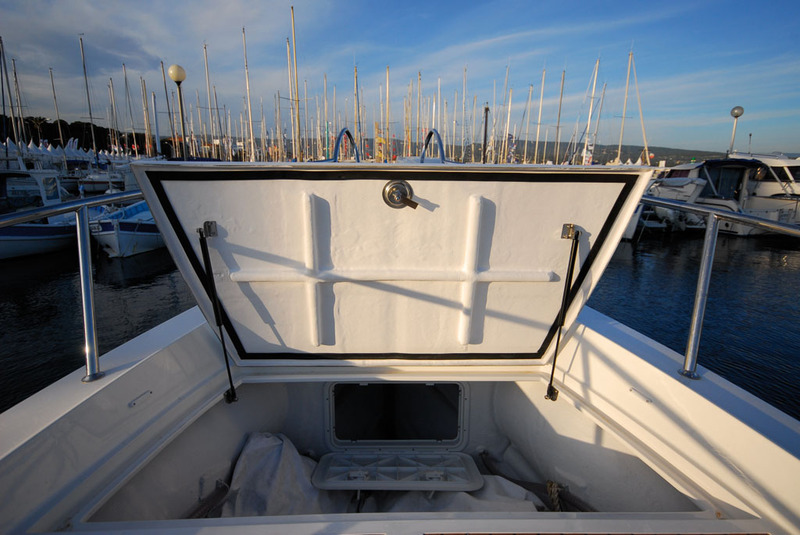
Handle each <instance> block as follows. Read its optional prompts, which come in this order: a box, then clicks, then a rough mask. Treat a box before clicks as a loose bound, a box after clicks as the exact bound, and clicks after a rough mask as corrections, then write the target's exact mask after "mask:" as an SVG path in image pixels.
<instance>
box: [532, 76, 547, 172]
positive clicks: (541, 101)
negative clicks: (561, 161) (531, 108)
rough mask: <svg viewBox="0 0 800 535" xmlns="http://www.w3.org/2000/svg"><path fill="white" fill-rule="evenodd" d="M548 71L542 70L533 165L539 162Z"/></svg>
mask: <svg viewBox="0 0 800 535" xmlns="http://www.w3.org/2000/svg"><path fill="white" fill-rule="evenodd" d="M546 72H547V71H546V69H542V88H541V90H540V91H539V118H538V119H537V120H536V148H535V149H534V151H533V163H536V162H538V161H539V132H540V131H541V128H542V105H543V104H544V76H545V73H546Z"/></svg>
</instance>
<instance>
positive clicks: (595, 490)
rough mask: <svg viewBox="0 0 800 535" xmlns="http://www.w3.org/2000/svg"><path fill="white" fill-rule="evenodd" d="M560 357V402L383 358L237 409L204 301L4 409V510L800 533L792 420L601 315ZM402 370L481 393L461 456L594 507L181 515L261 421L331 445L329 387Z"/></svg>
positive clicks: (271, 522)
mask: <svg viewBox="0 0 800 535" xmlns="http://www.w3.org/2000/svg"><path fill="white" fill-rule="evenodd" d="M564 356H568V357H569V358H564V359H563V360H561V361H560V362H559V364H558V368H557V370H556V376H557V377H558V378H559V384H560V388H561V392H562V396H561V397H560V398H559V400H558V402H556V403H553V402H550V401H547V400H545V399H544V397H543V394H544V389H545V387H546V383H547V376H548V370H547V369H546V368H540V367H534V369H531V368H530V367H527V366H522V367H520V366H508V367H496V366H484V365H476V366H472V367H463V366H452V365H447V364H444V365H442V364H439V365H431V364H432V363H428V364H427V365H426V366H425V367H424V368H422V369H420V368H419V367H418V366H417V365H416V364H413V363H405V364H403V363H400V362H388V363H387V362H386V361H372V362H362V363H355V362H352V363H343V365H341V366H337V367H328V366H322V367H320V366H317V365H315V364H313V363H306V364H305V365H298V364H297V363H292V364H290V363H275V364H274V365H272V366H268V367H263V366H261V367H255V368H253V367H248V366H239V365H235V366H234V368H233V370H232V371H233V374H234V378H235V381H236V384H237V386H238V388H239V397H240V401H239V402H237V403H235V404H230V405H229V404H226V403H224V402H223V401H221V394H222V392H223V391H224V390H225V389H226V387H227V380H226V374H225V367H224V365H223V363H222V360H221V358H220V354H219V342H218V340H217V339H216V337H215V335H214V334H213V332H212V330H211V328H210V327H209V326H208V324H207V323H206V322H205V321H204V320H203V318H202V315H201V314H200V313H199V311H198V310H197V309H193V310H191V311H188V312H186V313H184V314H182V315H181V316H179V317H177V318H175V319H174V320H171V321H169V322H167V323H165V324H164V325H162V326H160V327H158V328H156V329H154V331H152V332H150V333H147V335H146V336H142V337H139V338H137V339H135V340H134V341H132V342H130V343H128V344H126V345H124V346H122V347H120V348H118V349H116V350H114V351H112V352H111V353H109V354H108V355H106V356H105V357H104V358H103V362H104V366H106V367H107V370H108V376H107V377H105V378H104V379H103V380H102V381H98V382H94V383H89V384H82V383H81V382H80V378H81V375H82V373H83V372H82V371H78V372H75V373H74V374H72V375H71V376H69V377H66V378H64V379H63V380H61V381H60V382H59V383H56V385H54V386H53V387H51V388H50V389H49V392H46V393H43V394H40V395H37V396H34V397H33V398H31V399H29V400H26V401H25V402H23V403H22V404H20V405H18V406H17V407H14V408H12V409H10V410H9V411H7V412H6V413H4V414H3V415H2V416H1V417H0V437H2V439H0V476H2V477H0V481H2V486H3V488H4V489H5V490H9V492H7V493H6V494H5V495H6V499H5V500H3V501H2V502H0V515H1V516H2V518H3V519H4V521H5V522H6V525H5V526H6V528H8V532H10V533H22V532H27V531H28V530H31V531H39V530H46V531H50V530H58V529H63V528H64V527H66V526H67V524H68V525H69V529H70V531H72V532H80V533H83V532H89V531H92V532H97V531H98V530H99V531H101V532H102V531H105V532H110V531H126V532H131V533H149V532H163V531H164V530H171V529H180V530H182V531H184V532H187V533H200V532H209V531H210V532H226V533H250V532H252V531H253V530H254V529H256V530H258V532H259V533H315V532H318V531H319V530H320V529H321V528H322V526H325V529H326V531H327V532H341V531H349V530H355V531H359V532H376V531H380V532H383V533H409V532H420V531H427V532H431V531H433V532H443V531H451V532H475V531H481V530H484V529H485V530H486V531H487V532H488V531H492V532H499V531H503V532H526V531H530V526H531V523H535V524H536V526H537V527H536V529H537V531H539V532H548V531H552V532H557V533H586V532H588V531H591V530H600V531H602V532H605V533H616V532H625V533H656V532H659V533H662V532H663V533H667V532H668V533H712V532H713V533H762V532H771V533H793V532H794V528H795V527H797V526H798V525H800V516H799V515H800V511H798V509H800V507H798V505H797V503H796V500H795V499H794V497H795V496H796V495H797V494H796V492H797V490H798V488H797V486H798V481H800V466H798V461H797V456H798V455H800V451H798V449H800V442H798V441H797V440H796V438H797V436H798V433H800V429H798V427H799V425H800V424H798V422H797V421H795V420H793V419H791V418H789V417H788V416H786V415H784V414H782V413H780V412H779V411H777V410H776V409H774V408H772V407H770V406H768V405H767V404H765V403H763V402H761V401H760V400H758V399H756V398H754V397H753V396H751V395H750V394H747V393H745V392H744V391H742V390H740V389H738V388H736V387H733V386H732V385H730V384H729V383H727V382H726V381H724V380H722V379H721V378H719V377H717V376H715V375H714V374H712V373H711V372H708V371H706V370H703V369H702V368H701V369H699V372H700V373H701V375H702V376H703V379H702V380H700V381H689V380H686V379H682V378H680V376H678V375H677V374H676V373H675V370H676V369H677V368H678V367H679V366H680V356H679V355H677V354H676V353H674V352H673V351H671V350H669V349H667V348H665V347H663V346H660V345H659V344H656V343H654V342H652V341H651V340H648V339H646V338H643V337H641V336H640V335H638V334H636V333H634V332H632V331H630V330H628V329H626V328H625V327H623V326H620V325H619V324H618V323H616V322H614V321H612V320H610V319H609V318H606V317H604V316H602V315H600V314H598V313H596V312H594V311H591V310H588V309H587V310H585V312H584V313H583V314H582V315H581V317H580V319H579V322H578V323H576V325H575V327H574V329H573V331H572V332H571V333H570V336H569V337H568V339H567V340H566V343H565V346H564ZM409 373H412V374H413V377H414V380H416V381H420V382H427V381H438V382H442V381H459V382H462V383H465V384H466V385H468V388H469V392H470V398H471V399H472V400H473V401H472V403H471V405H470V412H469V421H468V423H467V425H468V426H469V427H470V429H471V432H470V439H469V443H468V444H467V445H466V446H465V450H466V451H478V450H481V449H484V450H489V451H491V452H493V455H497V456H499V457H498V461H500V462H501V464H502V465H503V466H505V467H506V468H507V469H508V470H514V471H515V474H516V477H518V478H520V479H532V478H535V477H537V474H541V475H542V477H546V478H553V479H557V480H560V481H562V482H568V483H569V485H570V489H571V492H573V493H575V494H576V495H580V496H582V497H583V499H586V500H589V501H590V502H593V504H594V506H595V507H596V508H597V509H598V511H599V512H597V513H582V514H576V513H554V512H541V511H537V512H529V513H520V512H516V513H508V512H505V513H502V514H499V515H498V514H497V513H486V512H483V513H477V512H466V511H462V512H450V513H448V514H447V517H446V518H443V517H442V515H441V513H422V512H414V511H407V512H403V513H382V514H376V513H370V514H333V515H330V514H328V515H324V516H321V515H306V516H286V515H271V516H250V517H245V518H205V519H203V520H202V521H200V520H189V519H186V518H185V516H186V515H187V514H188V513H189V512H190V511H192V510H193V509H195V508H196V507H197V506H198V504H199V503H200V500H201V499H202V498H205V497H207V496H208V495H209V494H211V493H212V492H213V490H214V488H215V483H214V482H215V481H217V480H225V479H226V478H227V477H228V476H227V474H228V473H229V471H230V470H231V466H232V465H233V463H234V462H235V460H236V457H237V455H238V451H239V449H240V448H241V443H242V437H244V436H246V435H247V434H248V433H253V432H256V431H262V430H265V429H267V430H271V431H273V432H282V433H285V434H286V435H287V436H292V437H293V438H294V440H295V442H296V443H297V445H298V449H301V450H303V451H308V450H309V449H314V448H321V447H324V446H323V444H324V443H325V437H324V434H325V426H324V421H323V420H324V417H325V416H324V412H320V411H319V410H318V409H313V408H312V407H314V406H317V407H320V404H319V398H320V397H324V391H325V385H326V384H328V383H330V382H331V381H356V382H364V383H367V382H374V381H386V380H400V381H403V380H406V381H407V380H408V379H409V378H410V377H411V376H409V375H408V374H409ZM634 377H635V379H634ZM318 396H319V397H318ZM687 400H691V403H690V404H686V401H687ZM34 409H35V410H36V413H37V418H36V419H31V418H30V417H29V414H30V413H31V411H32V410H34ZM687 422H691V425H687ZM12 430H13V432H12ZM732 436H735V437H736V440H730V437H732ZM54 440H56V441H57V442H54ZM509 443H510V444H512V445H513V446H512V447H511V448H510V449H508V444H509ZM56 444H57V445H56ZM503 444H505V445H506V446H505V447H504V446H503ZM187 448H190V449H191V452H192V453H191V455H188V454H187V451H188V450H187ZM504 448H505V454H503V453H502V452H503V450H504ZM498 452H499V453H498ZM754 452H758V455H754ZM522 458H527V459H528V462H531V461H532V462H533V464H530V465H529V464H526V463H523V464H519V463H520V459H522ZM524 466H527V468H523V467H524ZM10 489H14V492H10ZM5 490H4V491H5ZM32 496H35V497H36V499H35V500H33V499H30V498H29V497H32ZM765 518H771V519H773V520H765ZM526 526H527V527H526Z"/></svg>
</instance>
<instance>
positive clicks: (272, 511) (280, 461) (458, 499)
mask: <svg viewBox="0 0 800 535" xmlns="http://www.w3.org/2000/svg"><path fill="white" fill-rule="evenodd" d="M316 464H317V463H316V462H315V461H314V460H313V459H310V458H308V457H305V456H302V455H300V453H298V451H297V449H296V448H295V447H294V445H293V444H292V442H291V441H290V440H289V439H288V438H286V437H285V436H284V435H282V434H276V435H273V434H270V433H258V434H253V435H251V436H250V438H249V439H248V441H247V443H246V444H245V446H244V449H243V450H242V453H241V455H240V456H239V460H238V461H237V463H236V468H235V469H234V472H233V478H232V480H231V488H230V492H229V493H228V496H227V498H226V499H225V502H224V503H223V506H222V513H221V515H222V516H223V517H235V516H263V515H303V514H325V513H353V512H355V511H356V506H357V504H356V493H355V492H354V491H324V490H319V489H317V488H316V487H314V485H312V483H311V476H312V474H313V473H314V468H315V467H316ZM483 478H484V486H483V488H481V489H480V490H477V491H474V492H434V493H429V492H422V491H410V492H390V491H380V492H372V493H362V495H363V496H364V497H365V499H364V501H363V503H362V506H361V508H360V510H361V512H364V513H374V512H384V513H392V512H438V511H450V512H455V511H465V512H466V511H473V512H474V511H505V512H525V511H536V510H537V506H539V508H543V507H544V504H542V502H541V501H540V500H539V499H538V498H537V497H536V496H535V495H533V494H532V493H530V492H528V491H526V490H525V489H523V488H522V487H520V486H518V485H516V484H514V483H511V482H510V481H508V480H506V479H503V478H501V477H498V476H483Z"/></svg>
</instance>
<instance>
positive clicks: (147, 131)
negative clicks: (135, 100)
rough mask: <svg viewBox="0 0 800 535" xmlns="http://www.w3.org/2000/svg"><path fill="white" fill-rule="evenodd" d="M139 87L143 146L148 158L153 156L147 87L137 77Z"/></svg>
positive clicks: (142, 79) (141, 79) (140, 78)
mask: <svg viewBox="0 0 800 535" xmlns="http://www.w3.org/2000/svg"><path fill="white" fill-rule="evenodd" d="M139 85H141V89H142V114H143V116H144V146H145V151H146V154H147V156H148V157H150V156H152V155H153V146H152V136H153V132H152V130H151V127H150V110H148V108H147V85H146V84H145V83H144V78H142V77H141V76H140V77H139Z"/></svg>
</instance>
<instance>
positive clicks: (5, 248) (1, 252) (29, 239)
mask: <svg viewBox="0 0 800 535" xmlns="http://www.w3.org/2000/svg"><path fill="white" fill-rule="evenodd" d="M74 243H75V227H74V226H72V225H49V224H38V223H25V224H20V225H16V226H14V227H9V228H5V229H0V259H5V258H16V257H20V256H28V255H34V254H43V253H51V252H53V251H59V250H62V249H66V248H68V247H69V246H70V245H72V244H74Z"/></svg>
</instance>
